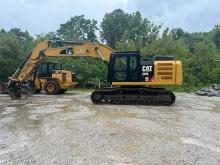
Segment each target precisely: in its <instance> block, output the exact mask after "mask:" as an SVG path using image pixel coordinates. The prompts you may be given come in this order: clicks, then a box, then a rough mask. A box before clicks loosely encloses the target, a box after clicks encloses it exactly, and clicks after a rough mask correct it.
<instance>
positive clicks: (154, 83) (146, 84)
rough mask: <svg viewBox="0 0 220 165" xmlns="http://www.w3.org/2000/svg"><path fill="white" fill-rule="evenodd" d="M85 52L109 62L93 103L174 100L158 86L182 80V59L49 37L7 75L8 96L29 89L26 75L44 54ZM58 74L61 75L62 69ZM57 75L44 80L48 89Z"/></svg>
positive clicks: (164, 102) (83, 54)
mask: <svg viewBox="0 0 220 165" xmlns="http://www.w3.org/2000/svg"><path fill="white" fill-rule="evenodd" d="M54 45H56V46H54ZM88 56H89V57H94V58H99V59H101V60H103V61H104V62H106V63H107V65H108V75H107V82H108V84H109V85H108V87H104V88H100V89H98V90H95V91H94V92H92V94H91V101H92V102H93V103H94V104H142V105H151V104H152V105H172V104H173V103H174V102H175V95H174V94H173V93H172V92H171V91H169V90H166V89H165V88H162V87H161V86H170V85H174V86H175V85H181V84H182V81H183V71H182V63H181V61H179V60H176V59H175V58H174V57H173V56H167V55H156V56H154V57H153V58H151V59H141V54H140V52H139V51H125V52H114V51H113V49H112V48H110V47H108V46H106V45H104V44H100V43H86V42H85V43H83V42H82V43H80V42H69V41H49V40H45V41H42V42H40V43H38V44H37V46H36V47H35V48H34V50H33V52H32V53H31V54H30V56H28V57H27V59H26V60H25V62H24V63H23V64H22V65H21V66H20V67H19V68H18V69H17V71H16V72H15V74H14V75H13V76H12V77H10V78H9V83H8V90H9V93H10V96H11V97H12V98H14V99H16V98H19V96H20V92H21V91H22V90H24V91H29V90H30V89H31V86H30V85H29V84H30V83H29V81H28V78H29V77H30V76H31V75H33V73H34V72H35V71H36V68H37V67H38V66H39V65H40V64H41V63H42V61H43V60H44V59H45V58H46V57H62V58H64V57H88ZM88 69H89V68H88ZM59 74H60V75H59V76H61V77H62V76H63V74H62V72H61V73H59ZM59 76H58V77H59ZM64 77H65V76H64ZM64 77H62V78H63V79H66V77H65V78H64ZM62 78H61V79H62ZM59 79H60V78H58V79H57V78H54V79H51V78H48V79H47V80H46V81H47V82H50V86H51V90H56V91H57V89H56V88H58V87H57V85H56V84H58V83H59V81H60V80H59Z"/></svg>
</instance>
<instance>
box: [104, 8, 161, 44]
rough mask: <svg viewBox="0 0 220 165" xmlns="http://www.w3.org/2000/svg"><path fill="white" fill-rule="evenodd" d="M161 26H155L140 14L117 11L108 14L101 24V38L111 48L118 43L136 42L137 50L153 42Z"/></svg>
mask: <svg viewBox="0 0 220 165" xmlns="http://www.w3.org/2000/svg"><path fill="white" fill-rule="evenodd" d="M159 29H160V26H157V25H154V24H153V23H151V22H150V21H148V20H147V19H146V18H142V16H141V14H140V12H138V11H137V12H135V13H131V14H128V13H125V12H124V11H123V10H121V9H116V10H114V11H113V12H111V13H107V14H106V15H105V16H104V18H103V20H102V23H101V38H102V41H105V42H106V43H107V44H108V45H109V46H111V47H113V48H115V47H117V45H116V44H117V42H118V43H119V42H131V41H132V42H134V43H136V44H137V46H136V47H137V48H140V47H143V46H145V45H146V43H150V42H152V41H153V40H154V39H156V38H157V37H158V34H159Z"/></svg>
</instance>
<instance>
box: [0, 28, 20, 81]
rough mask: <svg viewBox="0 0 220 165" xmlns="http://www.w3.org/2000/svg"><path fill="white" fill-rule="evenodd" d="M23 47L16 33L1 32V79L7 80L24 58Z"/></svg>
mask: <svg viewBox="0 0 220 165" xmlns="http://www.w3.org/2000/svg"><path fill="white" fill-rule="evenodd" d="M21 57H22V47H21V46H20V45H19V41H18V40H17V39H16V37H15V36H14V35H10V34H7V33H5V32H1V33H0V66H1V67H0V80H7V78H8V76H10V75H12V74H13V72H15V70H16V68H17V67H18V65H19V63H20V62H21V60H22V58H21Z"/></svg>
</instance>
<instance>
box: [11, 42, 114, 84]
mask: <svg viewBox="0 0 220 165" xmlns="http://www.w3.org/2000/svg"><path fill="white" fill-rule="evenodd" d="M52 43H58V44H61V43H64V44H70V45H67V46H61V47H56V48H51V47H50V45H51V44H52ZM112 52H113V50H112V49H111V48H110V47H108V46H106V45H103V44H99V43H74V42H62V41H48V40H45V41H42V42H40V43H39V44H38V45H37V46H36V47H35V48H34V50H33V52H32V53H31V55H30V56H29V57H28V58H27V59H26V60H25V62H24V64H23V65H22V66H21V67H19V68H18V70H17V71H16V72H15V74H14V75H13V76H12V78H11V79H17V80H18V81H23V80H25V79H26V78H27V77H28V76H29V75H30V74H32V73H33V71H34V70H35V68H36V67H37V66H38V65H39V64H40V63H41V62H42V61H43V60H44V59H45V57H83V56H89V57H94V58H100V59H101V60H103V61H107V62H108V61H109V59H110V55H111V53H112Z"/></svg>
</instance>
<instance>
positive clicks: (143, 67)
mask: <svg viewBox="0 0 220 165" xmlns="http://www.w3.org/2000/svg"><path fill="white" fill-rule="evenodd" d="M142 72H152V66H142Z"/></svg>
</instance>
